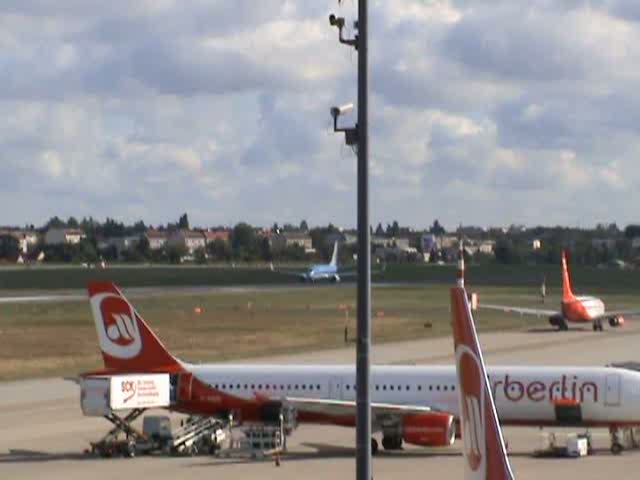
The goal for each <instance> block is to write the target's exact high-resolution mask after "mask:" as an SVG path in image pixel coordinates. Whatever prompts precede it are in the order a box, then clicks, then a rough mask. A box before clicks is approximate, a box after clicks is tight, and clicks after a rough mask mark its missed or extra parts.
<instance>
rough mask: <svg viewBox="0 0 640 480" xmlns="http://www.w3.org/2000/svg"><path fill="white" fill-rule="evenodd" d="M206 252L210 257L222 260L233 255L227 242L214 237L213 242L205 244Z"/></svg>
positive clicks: (229, 258)
mask: <svg viewBox="0 0 640 480" xmlns="http://www.w3.org/2000/svg"><path fill="white" fill-rule="evenodd" d="M207 253H208V254H209V257H210V258H212V259H214V260H222V261H227V260H231V257H232V256H233V251H232V250H231V245H229V242H225V241H224V240H222V239H220V238H216V239H215V240H214V241H213V242H210V243H208V244H207Z"/></svg>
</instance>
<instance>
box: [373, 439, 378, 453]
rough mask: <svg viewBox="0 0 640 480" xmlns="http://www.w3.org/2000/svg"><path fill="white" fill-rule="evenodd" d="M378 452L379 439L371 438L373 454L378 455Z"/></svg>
mask: <svg viewBox="0 0 640 480" xmlns="http://www.w3.org/2000/svg"><path fill="white" fill-rule="evenodd" d="M377 454H378V440H376V439H375V438H372V439H371V455H377Z"/></svg>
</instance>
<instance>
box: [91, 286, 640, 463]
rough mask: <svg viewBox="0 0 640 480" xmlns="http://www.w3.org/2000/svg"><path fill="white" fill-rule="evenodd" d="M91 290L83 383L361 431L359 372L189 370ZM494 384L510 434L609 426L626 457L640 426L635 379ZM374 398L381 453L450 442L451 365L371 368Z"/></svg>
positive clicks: (518, 371) (179, 406) (609, 371)
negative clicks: (162, 381) (166, 392)
mask: <svg viewBox="0 0 640 480" xmlns="http://www.w3.org/2000/svg"><path fill="white" fill-rule="evenodd" d="M88 290H89V298H90V304H91V311H92V313H93V317H94V320H95V324H96V328H97V332H98V339H99V343H100V348H101V350H102V356H103V359H104V366H105V368H104V369H103V370H100V371H95V372H87V373H85V374H84V375H115V374H123V373H138V374H140V373H169V374H171V378H172V384H173V385H174V387H175V400H174V402H173V404H172V406H171V409H173V410H176V411H180V412H184V413H189V414H195V415H211V416H222V417H225V418H226V416H227V415H228V414H230V413H232V414H233V416H234V418H235V419H236V421H237V422H241V423H242V422H244V423H263V422H266V421H273V418H274V415H275V418H278V416H279V415H280V414H281V413H282V414H283V415H284V414H286V413H287V412H291V411H294V412H295V414H296V416H297V421H298V422H299V423H320V424H333V425H342V426H348V427H353V426H355V412H356V401H355V396H356V385H355V373H356V372H355V367H354V365H265V364H253V365H252V364H236V365H234V364H190V363H186V362H184V361H181V360H178V359H177V358H176V357H174V356H173V355H172V354H171V353H169V351H168V350H167V349H166V348H165V347H164V345H163V344H162V343H161V342H160V340H159V339H158V337H156V335H155V334H154V333H153V332H152V331H151V329H150V328H149V326H148V325H147V323H146V322H145V321H144V320H143V319H142V317H141V316H140V315H139V314H138V313H137V312H136V310H135V309H134V308H133V306H132V305H131V304H130V303H129V302H128V301H127V299H126V298H125V297H124V295H123V294H122V292H121V291H120V290H119V289H118V288H117V287H116V286H115V285H114V284H112V283H91V284H90V285H89V288H88ZM454 307H455V308H457V307H456V305H454ZM488 378H489V383H488V384H487V385H490V386H491V392H492V395H493V398H494V399H495V402H496V407H497V410H498V413H499V415H500V419H501V422H502V423H503V424H506V425H530V426H566V425H571V426H575V427H606V428H609V429H610V432H611V434H612V435H611V439H612V440H611V449H612V451H613V452H615V453H619V452H620V451H622V445H621V444H620V442H619V440H618V438H619V436H618V435H617V432H618V430H619V429H620V428H624V427H631V426H640V373H639V372H636V371H631V370H626V369H621V368H611V367H572V366H557V367H541V366H494V367H490V368H489V369H488ZM371 397H372V405H371V409H372V419H373V431H374V432H380V433H381V435H382V446H383V447H384V448H385V449H388V450H397V449H400V448H402V444H403V442H407V443H410V444H414V445H422V446H447V445H450V444H452V443H453V441H454V439H455V436H456V420H457V419H458V418H459V417H460V406H459V403H458V377H457V375H456V368H455V366H453V365H446V366H431V365H425V366H413V365H410V366H373V367H372V368H371ZM377 449H378V441H377V440H376V439H375V438H373V439H372V451H373V452H376V451H377Z"/></svg>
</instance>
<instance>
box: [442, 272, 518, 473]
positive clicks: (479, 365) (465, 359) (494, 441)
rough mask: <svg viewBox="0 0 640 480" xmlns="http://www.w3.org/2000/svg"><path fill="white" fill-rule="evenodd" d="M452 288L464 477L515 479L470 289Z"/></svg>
mask: <svg viewBox="0 0 640 480" xmlns="http://www.w3.org/2000/svg"><path fill="white" fill-rule="evenodd" d="M463 284H464V281H459V286H458V287H456V288H452V289H451V323H452V330H453V345H454V353H455V358H456V372H457V376H458V400H459V402H458V403H459V411H460V417H461V431H462V442H463V454H464V459H465V462H464V471H465V476H464V478H466V479H469V480H513V478H514V476H513V473H512V471H511V465H510V464H509V459H508V457H507V449H506V447H505V441H504V438H503V437H502V430H501V429H500V422H499V420H498V414H497V412H496V407H495V402H494V400H493V395H492V391H491V387H490V383H489V378H488V377H487V370H486V367H485V364H484V359H483V358H482V350H481V348H480V342H479V341H478V336H477V334H476V327H475V324H474V322H473V316H472V315H471V309H470V308H469V301H468V299H467V292H466V291H465V289H464V287H463V286H462V285H463Z"/></svg>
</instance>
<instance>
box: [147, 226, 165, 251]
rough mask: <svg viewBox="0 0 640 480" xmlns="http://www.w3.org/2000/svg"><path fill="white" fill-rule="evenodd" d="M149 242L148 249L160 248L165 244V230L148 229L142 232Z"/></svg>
mask: <svg viewBox="0 0 640 480" xmlns="http://www.w3.org/2000/svg"><path fill="white" fill-rule="evenodd" d="M144 236H145V237H147V241H148V242H149V249H150V250H160V249H162V248H163V247H164V246H165V245H166V244H167V232H165V231H161V230H153V229H149V230H147V231H146V232H145V234H144Z"/></svg>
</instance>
